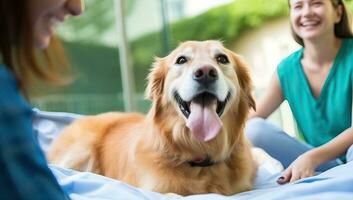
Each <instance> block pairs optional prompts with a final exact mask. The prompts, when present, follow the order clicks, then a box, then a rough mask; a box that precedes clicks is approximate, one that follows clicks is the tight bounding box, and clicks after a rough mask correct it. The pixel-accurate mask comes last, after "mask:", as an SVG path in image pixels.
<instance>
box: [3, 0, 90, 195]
mask: <svg viewBox="0 0 353 200" xmlns="http://www.w3.org/2000/svg"><path fill="white" fill-rule="evenodd" d="M83 7H84V5H83V2H82V1H81V0H0V13H1V14H2V17H1V18H0V27H1V31H0V49H1V52H0V166H1V170H0V199H2V200H7V199H11V200H17V199H31V200H37V199H43V200H49V199H50V200H53V199H68V197H67V195H66V194H64V192H63V191H62V189H61V187H60V186H59V184H58V182H57V180H56V179H55V177H54V175H53V174H52V173H51V171H50V169H49V168H48V166H47V163H46V160H45V157H44V154H43V152H42V151H41V149H40V147H39V145H38V142H37V140H36V137H35V134H34V131H33V128H32V110H31V108H30V106H29V105H28V104H27V102H26V98H27V97H28V94H29V90H30V87H32V86H33V80H34V79H36V80H46V81H49V82H58V81H59V80H60V74H61V71H62V69H63V68H61V67H62V66H64V65H66V62H65V59H64V54H63V51H62V49H61V48H60V44H59V43H58V41H57V40H55V38H53V32H54V31H53V29H54V27H55V25H56V24H58V23H59V22H63V21H65V19H67V17H68V16H77V15H80V14H81V13H82V12H83Z"/></svg>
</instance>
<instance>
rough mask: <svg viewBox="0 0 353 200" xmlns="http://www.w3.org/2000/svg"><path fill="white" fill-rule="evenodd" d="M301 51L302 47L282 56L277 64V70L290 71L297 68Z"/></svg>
mask: <svg viewBox="0 0 353 200" xmlns="http://www.w3.org/2000/svg"><path fill="white" fill-rule="evenodd" d="M302 53H303V48H301V49H298V50H297V51H295V52H293V53H291V54H290V55H288V56H287V57H285V58H283V59H282V60H281V61H280V63H279V64H278V66H277V71H288V70H289V71H292V70H294V69H296V68H297V66H298V64H299V63H300V58H301V55H302Z"/></svg>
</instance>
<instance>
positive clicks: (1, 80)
mask: <svg viewBox="0 0 353 200" xmlns="http://www.w3.org/2000/svg"><path fill="white" fill-rule="evenodd" d="M0 88H1V90H2V91H5V90H6V89H13V88H16V79H15V77H14V76H13V74H12V73H11V72H10V71H9V70H8V69H7V68H6V67H5V65H3V64H0ZM0 94H3V92H2V93H0Z"/></svg>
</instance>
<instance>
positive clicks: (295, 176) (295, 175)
mask: <svg viewBox="0 0 353 200" xmlns="http://www.w3.org/2000/svg"><path fill="white" fill-rule="evenodd" d="M300 176H301V173H300V172H299V171H297V170H293V171H292V177H291V179H290V181H289V182H293V181H296V180H298V179H300Z"/></svg>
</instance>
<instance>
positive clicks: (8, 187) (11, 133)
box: [0, 64, 68, 200]
mask: <svg viewBox="0 0 353 200" xmlns="http://www.w3.org/2000/svg"><path fill="white" fill-rule="evenodd" d="M0 199H1V200H7V199H9V200H10V199H11V200H17V199H19V200H20V199H31V200H37V199H38V200H39V199H40V200H41V199H43V200H49V199H50V200H52V199H68V197H67V196H66V195H65V194H64V192H63V191H62V189H61V188H60V185H59V184H58V182H57V181H56V179H55V177H54V175H53V174H52V173H51V171H50V169H49V168H48V166H47V163H46V160H45V157H44V154H43V152H42V150H41V149H40V147H39V145H38V142H37V140H36V138H35V135H34V131H33V128H32V110H31V108H30V107H29V105H28V104H27V102H26V101H25V100H24V99H23V98H22V96H21V95H20V93H19V90H18V88H17V84H16V80H15V78H14V76H13V74H12V73H10V72H9V71H8V70H7V69H6V68H5V66H4V65H3V64H0Z"/></svg>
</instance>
